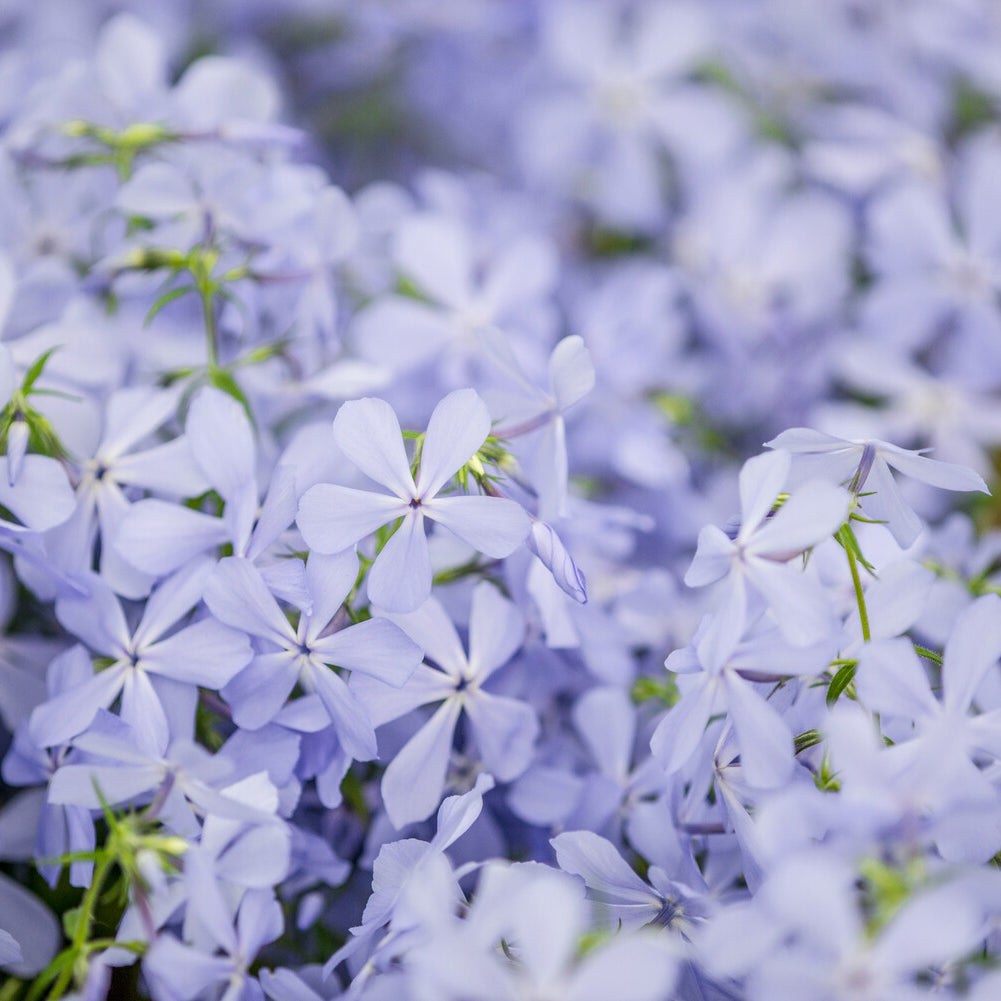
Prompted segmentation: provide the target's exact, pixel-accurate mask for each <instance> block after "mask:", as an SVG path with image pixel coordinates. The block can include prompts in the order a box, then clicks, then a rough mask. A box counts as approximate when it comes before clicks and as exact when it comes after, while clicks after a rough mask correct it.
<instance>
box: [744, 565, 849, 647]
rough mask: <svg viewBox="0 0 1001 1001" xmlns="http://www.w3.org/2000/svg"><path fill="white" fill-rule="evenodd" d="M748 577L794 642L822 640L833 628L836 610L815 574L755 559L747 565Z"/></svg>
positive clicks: (799, 643) (802, 644)
mask: <svg viewBox="0 0 1001 1001" xmlns="http://www.w3.org/2000/svg"><path fill="white" fill-rule="evenodd" d="M747 579H748V580H749V581H750V583H751V584H752V585H753V586H754V587H755V588H756V589H757V590H758V592H759V593H760V594H761V595H762V596H763V597H764V598H765V600H766V601H767V602H768V605H769V608H770V609H771V610H772V614H773V615H774V617H775V620H776V622H777V623H778V626H779V628H780V629H781V630H782V635H783V636H784V637H785V638H786V639H787V640H788V641H789V642H790V643H792V644H793V645H794V646H809V645H810V644H812V643H819V642H821V641H823V640H825V639H827V638H828V637H829V636H831V635H832V633H833V632H834V629H835V627H836V619H835V615H834V610H833V608H832V607H831V604H830V601H829V600H828V597H827V592H826V591H824V589H823V587H821V585H820V584H819V583H818V582H817V581H816V580H815V579H814V578H813V577H811V576H809V575H808V574H805V573H803V572H802V571H800V570H797V569H796V568H795V567H794V566H790V565H786V564H782V563H772V562H770V561H768V560H757V559H756V560H754V562H753V563H752V564H750V565H749V566H748V568H747Z"/></svg>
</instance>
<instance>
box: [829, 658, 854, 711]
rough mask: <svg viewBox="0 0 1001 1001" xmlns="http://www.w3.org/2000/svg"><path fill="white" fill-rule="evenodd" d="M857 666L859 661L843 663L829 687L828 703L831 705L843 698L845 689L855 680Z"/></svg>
mask: <svg viewBox="0 0 1001 1001" xmlns="http://www.w3.org/2000/svg"><path fill="white" fill-rule="evenodd" d="M856 667H857V661H854V660H852V661H849V662H848V663H847V664H844V665H842V666H841V667H840V668H839V669H838V672H837V673H836V674H835V675H834V677H833V678H832V679H831V683H830V685H828V687H827V704H828V705H829V706H833V705H834V703H835V702H837V701H838V699H839V698H841V695H842V693H843V692H844V690H845V689H846V688H847V687H848V686H849V685H850V684H851V683H852V681H854V679H855V668H856Z"/></svg>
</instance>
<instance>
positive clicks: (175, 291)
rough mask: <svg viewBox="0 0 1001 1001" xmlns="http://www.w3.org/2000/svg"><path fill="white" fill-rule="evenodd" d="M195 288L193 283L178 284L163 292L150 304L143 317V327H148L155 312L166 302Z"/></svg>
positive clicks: (193, 290)
mask: <svg viewBox="0 0 1001 1001" xmlns="http://www.w3.org/2000/svg"><path fill="white" fill-rule="evenodd" d="M196 291H197V289H196V288H195V286H194V285H179V286H178V287H177V288H172V289H171V290H170V291H169V292H165V293H164V294H163V295H161V296H160V298H159V299H157V300H156V302H154V303H153V305H152V306H150V308H149V310H148V312H147V313H146V316H145V318H144V319H143V327H148V326H149V325H150V324H151V323H152V322H153V319H154V317H155V316H156V315H157V313H159V312H160V310H161V309H163V307H164V306H166V305H167V304H168V303H171V302H173V301H174V300H175V299H180V298H181V296H182V295H190V294H191V293H192V292H196Z"/></svg>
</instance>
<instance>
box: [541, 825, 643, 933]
mask: <svg viewBox="0 0 1001 1001" xmlns="http://www.w3.org/2000/svg"><path fill="white" fill-rule="evenodd" d="M549 843H550V844H551V845H552V846H553V848H554V850H555V851H556V863H557V865H558V866H559V867H560V868H561V869H562V870H563V871H564V872H568V873H570V874H571V875H572V876H580V878H581V879H583V880H584V883H585V884H586V885H587V886H588V887H590V888H591V889H592V890H598V891H599V892H601V893H606V894H609V895H610V896H612V897H614V898H615V900H616V901H622V902H624V903H632V904H647V905H649V906H651V907H652V908H654V909H655V908H656V907H657V905H658V897H657V894H656V893H654V892H653V890H651V889H650V887H649V886H647V884H646V883H644V882H643V880H642V879H640V878H639V876H637V875H636V873H635V872H633V870H632V869H631V868H630V867H629V864H628V863H627V862H626V860H625V859H624V858H623V857H622V856H621V855H620V854H619V853H618V851H617V849H616V848H615V846H614V845H613V844H612V843H611V842H610V841H608V840H607V839H606V838H602V837H600V836H599V835H597V834H595V833H594V832H593V831H568V832H567V833H565V834H560V835H557V837H555V838H553V839H552V840H551V841H550V842H549ZM652 916H653V913H651V917H652Z"/></svg>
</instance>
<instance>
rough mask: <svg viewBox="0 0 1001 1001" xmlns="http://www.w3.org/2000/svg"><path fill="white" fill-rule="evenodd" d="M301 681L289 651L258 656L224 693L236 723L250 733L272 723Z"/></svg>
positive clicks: (296, 665)
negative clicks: (297, 683)
mask: <svg viewBox="0 0 1001 1001" xmlns="http://www.w3.org/2000/svg"><path fill="white" fill-rule="evenodd" d="M298 680H299V665H298V663H297V658H296V657H295V656H293V655H292V654H291V653H289V652H288V651H287V650H282V651H280V652H278V653H267V654H262V655H260V656H259V657H255V658H254V659H253V660H252V661H251V662H250V663H249V664H248V665H247V666H246V667H245V668H244V669H243V670H242V671H240V672H239V673H238V674H236V675H235V676H234V677H233V678H232V679H231V680H230V682H229V683H228V684H227V685H226V686H225V687H224V689H223V691H222V696H223V698H224V699H225V700H226V701H227V702H228V703H229V704H230V705H231V706H232V707H233V722H235V723H236V725H237V726H240V727H244V728H245V729H247V730H258V729H260V728H261V727H262V726H264V724H265V723H269V722H270V721H271V720H272V719H274V717H275V716H277V715H278V712H279V710H280V709H281V708H282V706H283V705H284V704H285V700H286V699H287V698H288V697H289V696H290V695H291V694H292V689H293V688H295V685H296V682H297V681H298Z"/></svg>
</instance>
